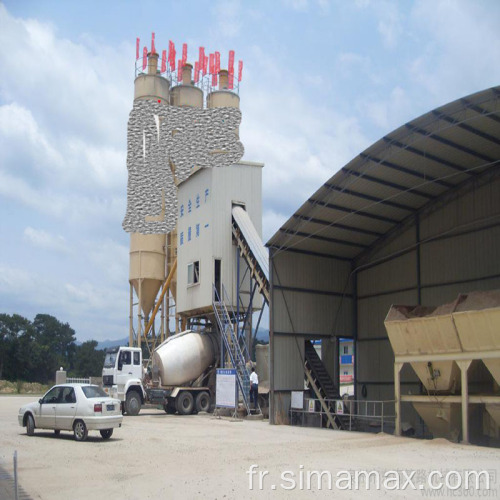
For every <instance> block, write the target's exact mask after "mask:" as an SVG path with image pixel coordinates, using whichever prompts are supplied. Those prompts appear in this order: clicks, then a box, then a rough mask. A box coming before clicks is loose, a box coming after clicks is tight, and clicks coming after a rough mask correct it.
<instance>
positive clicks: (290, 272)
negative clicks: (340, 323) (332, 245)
mask: <svg viewBox="0 0 500 500" xmlns="http://www.w3.org/2000/svg"><path fill="white" fill-rule="evenodd" d="M273 265H274V268H273V269H274V277H273V283H274V285H275V286H278V285H281V286H286V287H300V288H305V289H311V290H321V291H332V292H344V291H345V292H346V293H348V294H350V293H352V281H351V280H350V279H349V277H350V272H351V266H350V264H349V263H348V262H342V261H337V260H333V259H326V258H321V257H314V256H307V255H303V254H295V253H290V252H282V253H280V254H279V255H278V256H276V257H275V258H274V259H273Z"/></svg>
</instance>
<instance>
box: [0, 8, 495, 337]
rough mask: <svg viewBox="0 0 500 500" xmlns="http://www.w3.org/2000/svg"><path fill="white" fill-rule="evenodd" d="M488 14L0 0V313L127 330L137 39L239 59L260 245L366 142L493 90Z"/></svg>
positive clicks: (89, 330)
mask: <svg viewBox="0 0 500 500" xmlns="http://www.w3.org/2000/svg"><path fill="white" fill-rule="evenodd" d="M499 23H500V2H498V1H496V0H475V1H472V0H470V1H460V0H453V1H451V0H448V1H445V0H432V1H409V0H408V1H401V2H396V1H383V0H378V1H370V0H353V1H347V0H343V1H328V0H282V1H280V0H274V1H269V0H268V1H246V2H243V1H239V2H238V1H217V0H212V1H197V0H193V1H191V2H182V1H175V2H168V1H162V2H155V1H142V2H131V1H107V2H102V1H90V0H86V1H85V2H83V1H81V2H76V1H73V2H67V1H66V2H63V1H44V0H23V1H19V0H16V1H4V2H3V3H2V2H0V75H1V78H0V235H1V245H0V312H6V313H9V314H11V313H14V312H15V313H19V314H22V315H24V316H27V317H29V318H33V316H34V315H35V314H36V313H39V312H41V313H49V314H53V315H55V316H56V317H58V318H59V319H60V320H62V321H65V322H66V321H67V322H69V323H70V325H71V326H72V327H73V328H75V330H76V332H77V337H78V339H79V340H82V341H83V340H87V339H90V338H95V339H97V340H104V339H116V338H123V337H125V336H126V335H127V332H128V235H127V234H126V233H125V232H124V231H123V230H122V228H121V222H122V219H123V216H124V214H125V207H126V183H127V169H126V130H127V119H128V113H129V112H130V110H131V108H132V99H133V79H134V59H135V40H136V37H140V38H141V47H142V46H143V45H144V44H145V43H147V44H148V46H149V43H150V37H151V32H152V31H154V32H155V33H156V47H157V49H160V50H161V49H163V48H167V47H168V41H169V39H171V40H173V41H174V42H175V43H176V46H177V48H178V50H180V47H181V44H182V43H184V42H186V43H188V47H189V49H190V52H189V55H188V61H189V60H193V59H195V58H196V56H197V49H198V47H199V46H200V45H202V46H204V47H205V48H206V51H207V52H209V51H210V52H213V51H215V50H218V51H220V52H221V53H222V54H227V52H228V51H229V50H230V49H233V50H235V52H236V60H239V59H242V60H243V61H244V65H245V66H244V72H243V82H242V85H241V91H240V96H241V109H242V113H243V119H242V125H241V128H240V137H241V141H242V142H243V144H244V146H245V157H244V158H245V159H247V160H251V161H261V162H263V163H265V168H264V172H263V227H264V239H265V240H267V239H268V238H269V237H270V236H271V235H272V234H273V233H274V232H275V231H276V230H277V229H278V228H279V226H280V225H281V224H282V223H283V222H284V221H285V220H286V219H287V218H288V217H289V216H290V215H291V214H292V213H293V212H294V211H295V209H297V208H298V207H299V206H300V205H301V204H302V203H303V202H304V201H305V199H306V198H307V197H308V196H310V195H311V194H312V193H313V192H314V191H315V190H316V189H317V188H318V187H319V186H320V184H321V183H322V182H324V181H326V180H327V179H328V178H329V177H331V176H332V175H333V174H334V173H335V172H336V171H337V170H338V169H339V168H341V167H342V166H343V165H344V164H345V163H347V162H348V161H349V160H350V159H351V158H353V157H354V156H356V155H357V154H358V153H360V152H361V151H362V150H363V149H365V148H366V147H368V146H369V145H370V144H371V143H373V142H375V141H376V140H378V139H379V138H380V137H382V136H383V135H385V134H387V133H389V132H390V131H391V130H393V129H395V128H397V127H398V126H400V125H402V124H403V123H405V122H407V121H409V120H411V119H413V118H415V117H417V116H419V115H420V114H422V113H425V112H427V111H429V110H431V109H433V108H435V107H437V106H440V105H442V104H445V103H447V102H449V101H452V100H454V99H457V98H459V97H462V96H464V95H467V94H470V93H473V92H476V91H479V90H482V89H484V88H487V87H491V86H494V85H498V83H499V82H500V65H499V64H498V61H499V55H500V31H499V30H498V25H499ZM225 57H227V55H226V56H225ZM223 60H226V59H225V58H224V59H223Z"/></svg>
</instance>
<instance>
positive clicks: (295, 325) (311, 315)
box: [272, 289, 353, 336]
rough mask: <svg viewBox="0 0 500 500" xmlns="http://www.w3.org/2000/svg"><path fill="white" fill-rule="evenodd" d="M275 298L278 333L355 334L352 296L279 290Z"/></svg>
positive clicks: (274, 312)
mask: <svg viewBox="0 0 500 500" xmlns="http://www.w3.org/2000/svg"><path fill="white" fill-rule="evenodd" d="M272 300H273V324H274V329H275V331H277V332H286V333H292V332H295V333H298V334H307V335H334V334H335V335H338V336H342V335H347V336H351V335H353V328H352V314H353V312H352V300H351V299H348V298H344V299H342V297H331V296H326V295H317V294H310V293H300V292H292V291H285V290H276V289H275V290H274V293H273V299H272ZM285 301H286V304H285ZM287 306H288V307H287ZM288 312H290V316H291V322H290V317H289V314H288Z"/></svg>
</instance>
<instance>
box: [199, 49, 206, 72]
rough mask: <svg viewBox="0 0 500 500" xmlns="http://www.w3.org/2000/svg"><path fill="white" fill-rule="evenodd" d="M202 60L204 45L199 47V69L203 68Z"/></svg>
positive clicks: (203, 58) (203, 59)
mask: <svg viewBox="0 0 500 500" xmlns="http://www.w3.org/2000/svg"><path fill="white" fill-rule="evenodd" d="M204 61H205V47H200V52H199V54H198V68H200V71H201V70H203V64H204Z"/></svg>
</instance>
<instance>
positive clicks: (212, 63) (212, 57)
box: [208, 54, 215, 75]
mask: <svg viewBox="0 0 500 500" xmlns="http://www.w3.org/2000/svg"><path fill="white" fill-rule="evenodd" d="M214 70H215V55H214V54H210V61H209V63H208V72H209V73H210V74H211V75H213V74H214Z"/></svg>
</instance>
